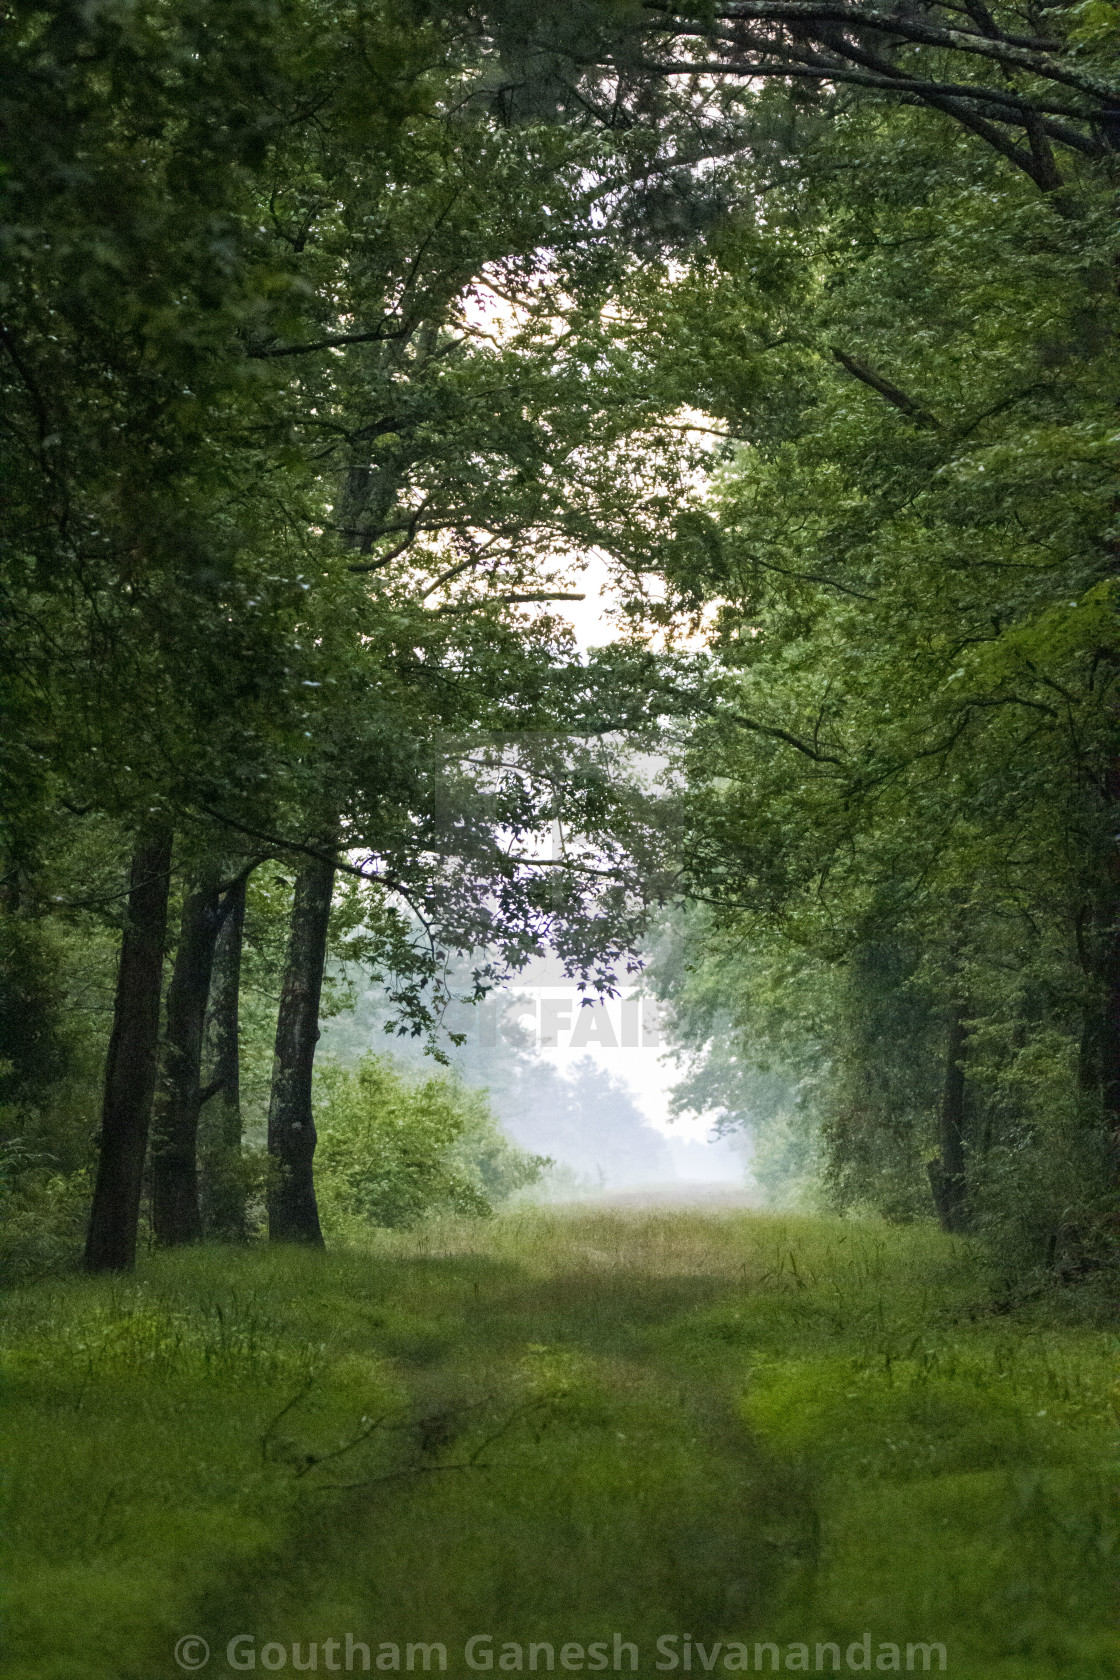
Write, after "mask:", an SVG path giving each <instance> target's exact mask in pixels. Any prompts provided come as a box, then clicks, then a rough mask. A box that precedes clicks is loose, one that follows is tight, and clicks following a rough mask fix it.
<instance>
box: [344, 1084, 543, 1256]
mask: <svg viewBox="0 0 1120 1680" xmlns="http://www.w3.org/2000/svg"><path fill="white" fill-rule="evenodd" d="M316 1084H317V1101H316V1126H317V1127H318V1131H319V1148H318V1151H317V1154H316V1174H315V1176H316V1183H317V1186H318V1195H319V1206H320V1212H321V1214H322V1218H323V1223H324V1226H325V1228H326V1229H327V1230H328V1232H333V1233H334V1234H337V1235H354V1234H357V1232H358V1231H360V1230H361V1228H362V1227H364V1226H370V1225H380V1226H397V1227H401V1226H407V1225H414V1224H416V1223H417V1221H419V1220H421V1219H423V1218H425V1217H427V1216H428V1215H430V1214H435V1213H457V1214H466V1215H468V1216H473V1217H476V1218H486V1217H488V1216H489V1215H490V1214H491V1213H492V1212H493V1209H494V1204H495V1203H496V1202H500V1201H504V1200H506V1199H507V1198H508V1197H509V1196H511V1195H512V1194H513V1193H514V1192H515V1191H516V1190H520V1189H523V1188H524V1187H525V1186H527V1185H530V1184H535V1183H536V1182H537V1180H538V1179H539V1178H540V1177H541V1174H542V1172H543V1171H544V1169H545V1167H547V1166H548V1165H550V1163H549V1161H548V1160H547V1159H546V1158H545V1157H544V1156H540V1155H529V1154H527V1153H526V1152H525V1151H524V1150H521V1149H518V1148H517V1147H516V1145H515V1144H512V1143H511V1142H510V1141H509V1139H508V1138H506V1137H505V1136H504V1135H503V1134H502V1132H501V1131H500V1129H499V1127H498V1124H497V1122H496V1121H495V1119H494V1117H493V1115H492V1114H491V1112H490V1105H489V1102H488V1100H487V1096H486V1093H485V1092H484V1091H472V1090H470V1089H469V1088H468V1087H466V1086H464V1085H463V1084H461V1083H460V1081H459V1080H458V1079H456V1078H455V1077H454V1076H453V1075H448V1074H444V1075H440V1076H437V1077H433V1078H430V1079H417V1078H415V1077H411V1076H410V1075H409V1074H408V1073H407V1072H406V1071H405V1070H404V1069H403V1068H401V1067H399V1066H398V1065H396V1064H395V1063H394V1062H393V1061H392V1059H391V1058H389V1057H387V1056H366V1057H365V1058H364V1059H363V1060H362V1061H361V1062H360V1063H359V1065H358V1066H357V1067H356V1068H342V1067H332V1066H330V1065H328V1066H326V1067H324V1068H323V1069H322V1070H321V1072H320V1073H319V1075H318V1077H317V1081H316Z"/></svg>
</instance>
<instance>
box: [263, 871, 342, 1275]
mask: <svg viewBox="0 0 1120 1680" xmlns="http://www.w3.org/2000/svg"><path fill="white" fill-rule="evenodd" d="M333 886H334V865H333V864H331V863H328V862H325V861H322V860H320V859H318V858H314V859H311V860H310V861H309V862H308V864H307V865H306V867H305V868H304V869H302V870H301V871H300V873H299V875H298V877H297V879H296V891H295V902H294V903H293V905H292V926H291V933H290V936H289V939H288V956H287V962H286V964H285V968H284V986H283V990H282V991H281V994H280V1014H279V1017H278V1019H277V1022H276V1054H275V1057H274V1060H273V1064H272V1097H271V1101H270V1103H269V1109H268V1152H269V1154H270V1155H271V1156H272V1159H273V1162H274V1165H275V1167H276V1176H275V1178H274V1180H273V1182H272V1185H271V1188H270V1190H269V1197H268V1235H269V1240H270V1241H272V1242H302V1243H310V1244H313V1245H314V1246H315V1247H318V1248H321V1247H322V1246H323V1233H322V1231H321V1230H320V1228H319V1210H318V1207H317V1206H316V1203H315V1180H314V1177H313V1173H312V1160H313V1157H314V1154H315V1143H316V1137H315V1120H314V1117H313V1115H312V1112H311V1074H312V1068H313V1066H314V1061H315V1046H316V1044H317V1043H318V1040H319V998H320V994H321V992H322V987H323V966H324V963H325V961H326V954H327V921H328V918H329V916H330V909H331V890H332V888H333Z"/></svg>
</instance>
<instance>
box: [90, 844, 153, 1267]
mask: <svg viewBox="0 0 1120 1680" xmlns="http://www.w3.org/2000/svg"><path fill="white" fill-rule="evenodd" d="M170 877H171V830H170V828H168V827H165V826H163V825H161V826H160V827H158V828H153V829H151V830H150V831H149V832H148V833H146V834H143V835H142V836H141V837H140V839H139V841H138V843H137V847H136V851H135V852H134V854H133V858H132V871H131V876H130V879H129V891H128V917H127V920H126V922H125V929H124V937H123V939H122V941H121V954H120V964H119V967H118V970H117V995H116V1000H115V1003H114V1006H113V1030H112V1034H111V1036H110V1039H109V1053H108V1056H107V1057H106V1061H105V1095H104V1100H103V1104H102V1110H101V1150H100V1154H99V1156H98V1162H97V1182H96V1185H95V1187H94V1192H93V1206H92V1208H91V1210H90V1218H89V1231H88V1233H87V1236H86V1254H85V1264H86V1270H87V1271H89V1272H127V1271H131V1270H132V1267H133V1266H134V1265H135V1263H136V1229H137V1225H138V1223H139V1219H140V1187H141V1182H142V1179H143V1173H144V1151H145V1148H146V1146H147V1142H148V1123H149V1119H150V1116H151V1109H152V1094H153V1092H154V1090H155V1082H156V1053H157V1048H158V1044H159V1000H160V988H161V984H162V979H163V945H164V938H165V936H166V933H167V897H168V890H169V884H170Z"/></svg>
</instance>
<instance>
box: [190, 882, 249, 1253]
mask: <svg viewBox="0 0 1120 1680" xmlns="http://www.w3.org/2000/svg"><path fill="white" fill-rule="evenodd" d="M246 881H247V878H246V877H245V876H242V877H241V879H240V880H237V881H234V882H233V883H232V885H231V886H229V887H227V889H226V891H225V892H224V893H223V894H222V909H221V915H222V925H221V928H220V930H219V932H218V942H217V944H216V946H215V947H214V968H213V972H212V974H211V976H210V1001H209V1004H208V1006H207V1010H206V1023H205V1027H204V1030H203V1059H204V1067H205V1079H206V1084H205V1087H204V1089H203V1101H204V1102H209V1101H212V1102H213V1104H214V1107H215V1110H216V1111H217V1112H216V1114H215V1116H214V1119H215V1121H216V1124H215V1128H214V1133H213V1136H212V1141H211V1148H210V1149H209V1150H208V1151H207V1153H206V1154H205V1155H204V1156H203V1157H202V1161H201V1166H202V1174H203V1182H202V1200H203V1207H204V1211H205V1215H206V1224H207V1226H208V1228H209V1229H210V1230H211V1231H213V1232H214V1234H215V1235H216V1236H221V1237H227V1238H229V1239H231V1240H232V1241H234V1242H240V1241H241V1240H242V1239H243V1238H244V1237H245V1234H246V1230H245V1187H244V1184H243V1182H242V1180H241V1176H240V1174H239V1172H238V1166H239V1163H240V1156H241V1143H242V1136H241V1030H240V1019H239V1005H240V999H241V948H242V944H243V942H244V936H245V890H246Z"/></svg>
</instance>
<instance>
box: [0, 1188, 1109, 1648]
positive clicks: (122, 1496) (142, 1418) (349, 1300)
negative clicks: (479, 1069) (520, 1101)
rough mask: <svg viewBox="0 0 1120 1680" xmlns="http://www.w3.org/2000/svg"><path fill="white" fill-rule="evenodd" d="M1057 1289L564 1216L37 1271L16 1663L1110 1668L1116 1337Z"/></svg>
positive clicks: (923, 1249)
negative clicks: (56, 1276) (334, 1243)
mask: <svg viewBox="0 0 1120 1680" xmlns="http://www.w3.org/2000/svg"><path fill="white" fill-rule="evenodd" d="M1067 1295H1068V1301H1067ZM1077 1301H1078V1298H1077V1297H1076V1296H1073V1295H1069V1292H1065V1293H1059V1294H1057V1295H1056V1296H1054V1297H1053V1298H1047V1299H1045V1300H1044V1299H1042V1298H1040V1299H1039V1300H1038V1301H1036V1302H1034V1303H1033V1304H1031V1303H1028V1304H1027V1305H1025V1306H1024V1305H1022V1304H1019V1305H1015V1304H1013V1303H1011V1302H1009V1301H1008V1300H1006V1299H1003V1298H1001V1297H1000V1295H999V1294H998V1292H996V1291H995V1290H994V1287H993V1285H992V1284H991V1282H990V1281H989V1280H987V1279H986V1277H985V1275H984V1273H983V1272H982V1270H981V1269H980V1268H979V1266H978V1263H977V1261H976V1258H975V1255H974V1252H973V1251H972V1250H971V1248H970V1247H969V1246H968V1245H967V1244H965V1243H964V1242H962V1241H960V1240H958V1239H953V1238H950V1237H946V1236H944V1235H942V1234H941V1233H939V1232H937V1231H935V1230H934V1229H932V1228H931V1227H927V1226H919V1225H915V1226H911V1227H907V1228H891V1227H887V1226H884V1225H880V1224H877V1223H871V1222H867V1223H860V1222H857V1221H851V1220H845V1221H831V1220H825V1219H810V1218H794V1217H781V1216H767V1215H760V1214H754V1213H738V1212H736V1213H724V1214H710V1213H698V1212H692V1211H661V1210H658V1211H655V1212H654V1211H627V1212H620V1211H613V1210H600V1209H596V1208H592V1207H584V1208H574V1209H562V1210H539V1209H534V1210H525V1211H521V1212H517V1213H508V1214H506V1215H504V1216H502V1217H500V1218H496V1219H494V1220H492V1221H489V1222H482V1221H473V1222H465V1221H464V1222H460V1223H455V1224H447V1223H441V1224H436V1225H431V1224H429V1225H427V1226H424V1227H420V1228H418V1229H416V1230H413V1231H410V1232H408V1233H404V1234H401V1233H396V1234H394V1233H387V1232H386V1233H381V1234H379V1235H377V1236H376V1237H375V1238H373V1239H371V1241H370V1242H369V1244H368V1245H367V1246H364V1247H361V1248H350V1249H346V1250H340V1251H337V1252H332V1253H329V1254H326V1255H320V1254H316V1253H305V1252H303V1251H298V1250H285V1249H276V1248H272V1249H269V1250H265V1249H234V1248H218V1247H205V1248H198V1249H193V1250H180V1251H177V1252H173V1253H163V1254H159V1255H156V1256H154V1257H151V1258H149V1259H147V1260H146V1261H144V1262H143V1263H142V1265H141V1267H140V1269H139V1271H138V1272H137V1274H136V1275H135V1276H134V1277H105V1278H101V1279H94V1280H90V1279H87V1278H81V1279H79V1278H74V1279H65V1280H62V1281H58V1280H55V1281H51V1282H43V1283H39V1284H35V1285H33V1286H29V1287H27V1288H24V1289H22V1290H19V1291H17V1292H15V1293H13V1294H11V1295H9V1296H8V1298H7V1303H6V1304H7V1309H8V1310H7V1313H6V1328H5V1330H4V1342H3V1366H2V1369H3V1381H4V1405H3V1415H4V1434H5V1459H6V1463H7V1466H8V1468H7V1473H6V1483H5V1506H6V1509H5V1515H4V1524H3V1546H4V1561H3V1576H4V1581H5V1588H4V1591H5V1598H6V1604H5V1614H4V1638H5V1644H6V1650H5V1653H4V1667H3V1672H4V1673H5V1675H6V1676H7V1680H164V1677H171V1676H174V1675H178V1674H181V1673H183V1672H184V1671H185V1666H184V1665H186V1664H192V1665H196V1664H198V1663H199V1661H200V1656H201V1651H202V1647H201V1646H200V1645H199V1644H198V1643H197V1641H198V1640H200V1639H204V1640H205V1641H206V1643H207V1645H208V1647H209V1650H210V1653H211V1654H210V1657H209V1661H208V1662H207V1663H206V1664H205V1665H204V1667H202V1668H198V1667H194V1668H192V1669H191V1671H193V1672H204V1673H206V1674H207V1675H213V1674H217V1675H226V1674H230V1673H233V1672H240V1671H253V1672H256V1673H258V1674H259V1673H262V1672H269V1671H274V1672H279V1671H280V1670H281V1669H282V1670H283V1672H285V1673H291V1672H293V1671H296V1670H298V1669H310V1668H315V1669H316V1670H317V1671H318V1672H324V1671H331V1670H334V1669H337V1670H339V1671H340V1672H346V1670H347V1658H348V1656H349V1664H350V1667H351V1669H352V1670H355V1671H359V1672H360V1671H363V1670H364V1665H365V1649H366V1648H367V1647H368V1650H369V1652H370V1661H371V1665H372V1668H371V1671H372V1672H376V1671H377V1669H378V1668H380V1669H382V1670H387V1671H393V1670H395V1669H396V1668H397V1667H398V1666H399V1668H400V1670H402V1671H405V1672H407V1671H408V1669H409V1666H410V1665H411V1667H412V1670H413V1671H414V1672H419V1671H422V1670H423V1669H424V1667H425V1665H430V1670H431V1671H433V1672H434V1671H437V1670H438V1669H439V1668H440V1651H439V1649H438V1647H439V1646H440V1645H442V1646H444V1647H445V1648H446V1653H447V1672H448V1673H449V1674H457V1675H464V1676H465V1675H468V1674H470V1673H471V1672H483V1673H485V1672H489V1670H488V1669H487V1667H486V1664H487V1662H488V1661H489V1663H491V1664H492V1665H493V1668H492V1672H493V1674H494V1675H495V1676H497V1675H499V1674H500V1673H502V1672H511V1673H517V1672H544V1671H547V1670H548V1669H549V1668H552V1669H553V1670H554V1671H555V1672H557V1673H559V1672H563V1671H568V1672H596V1671H599V1670H602V1669H603V1668H606V1669H607V1670H608V1671H609V1672H611V1673H613V1672H616V1671H621V1672H624V1673H629V1672H632V1671H633V1664H634V1662H635V1660H636V1662H637V1671H638V1672H640V1673H642V1674H645V1675H651V1674H656V1673H658V1672H663V1673H667V1674H669V1673H674V1672H675V1673H677V1674H678V1675H683V1674H684V1673H685V1672H686V1671H688V1672H690V1674H694V1675H695V1674H699V1673H702V1672H704V1671H706V1670H708V1669H709V1668H710V1669H711V1670H712V1671H714V1672H717V1673H720V1674H722V1673H725V1672H727V1671H729V1670H731V1671H734V1670H735V1669H738V1668H744V1669H748V1670H749V1671H750V1672H757V1671H758V1670H759V1669H761V1670H762V1671H763V1672H772V1671H773V1668H774V1664H775V1660H777V1662H778V1663H779V1664H780V1667H781V1671H782V1672H786V1671H793V1672H797V1671H798V1670H808V1671H809V1672H818V1671H824V1672H832V1671H834V1669H835V1665H836V1663H837V1662H839V1665H840V1671H841V1672H844V1673H849V1672H858V1671H859V1670H861V1669H870V1670H871V1672H891V1671H895V1670H897V1671H899V1672H903V1673H905V1672H908V1671H912V1672H924V1671H925V1665H926V1663H927V1662H928V1663H929V1665H930V1671H931V1672H940V1671H941V1654H940V1652H939V1650H938V1646H940V1645H943V1646H944V1648H945V1663H946V1666H945V1670H944V1671H945V1672H947V1673H950V1674H953V1675H955V1676H958V1677H959V1680H1051V1677H1053V1680H1059V1677H1060V1680H1105V1677H1106V1676H1111V1675H1114V1674H1115V1673H1116V1668H1117V1662H1118V1658H1120V1640H1118V1638H1117V1634H1116V1630H1115V1624H1114V1616H1113V1610H1114V1598H1115V1586H1116V1574H1117V1544H1116V1534H1117V1525H1116V1510H1115V1504H1114V1502H1112V1486H1113V1484H1112V1482H1111V1480H1110V1471H1111V1469H1112V1467H1113V1465H1114V1462H1115V1452H1116V1421H1117V1418H1116V1402H1117V1394H1118V1390H1117V1383H1116V1369H1115V1365H1114V1363H1113V1361H1114V1357H1115V1345H1114V1342H1113V1341H1112V1339H1111V1338H1110V1337H1109V1335H1108V1334H1107V1332H1106V1331H1105V1330H1104V1329H1102V1328H1100V1327H1099V1325H1097V1324H1095V1323H1094V1322H1093V1320H1092V1315H1091V1313H1089V1312H1088V1310H1087V1309H1086V1308H1085V1306H1084V1305H1083V1304H1077V1307H1076V1311H1074V1306H1073V1305H1072V1304H1070V1303H1077ZM1063 1305H1064V1306H1065V1310H1064V1311H1062V1310H1060V1309H1061V1308H1062V1307H1063ZM347 1635H349V1636H350V1645H349V1648H348V1646H347ZM479 1636H481V1637H479ZM616 1636H617V1641H616ZM192 1639H193V1640H194V1641H195V1642H194V1643H191V1640H192ZM472 1639H474V1640H475V1643H474V1645H473V1646H472V1647H471V1654H472V1658H473V1661H474V1664H475V1668H474V1669H473V1670H472V1669H471V1668H470V1667H469V1666H468V1665H467V1662H466V1659H465V1647H466V1646H467V1642H468V1641H470V1640H472ZM180 1640H186V1641H187V1643H186V1644H184V1645H181V1646H180V1647H179V1652H180V1658H181V1659H182V1660H181V1661H180V1660H179V1659H177V1657H176V1655H175V1650H176V1645H177V1642H178V1641H180ZM659 1640H660V1641H661V1644H660V1645H659V1644H658V1641H659ZM231 1641H232V1642H234V1643H233V1644H232V1646H231ZM410 1645H411V1646H412V1647H413V1649H412V1650H411V1651H410V1650H409V1646H410ZM818 1645H819V1646H820V1650H819V1651H818V1650H817V1647H818ZM533 1646H535V1647H536V1649H534V1650H531V1647H533ZM616 1646H617V1649H616ZM422 1647H430V1649H428V1650H427V1651H425V1650H424V1649H423V1648H422ZM631 1647H633V1650H631V1649H630V1648H631ZM756 1647H757V1649H756ZM908 1647H910V1649H909V1650H908ZM530 1659H531V1660H530ZM616 1659H617V1660H616Z"/></svg>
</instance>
